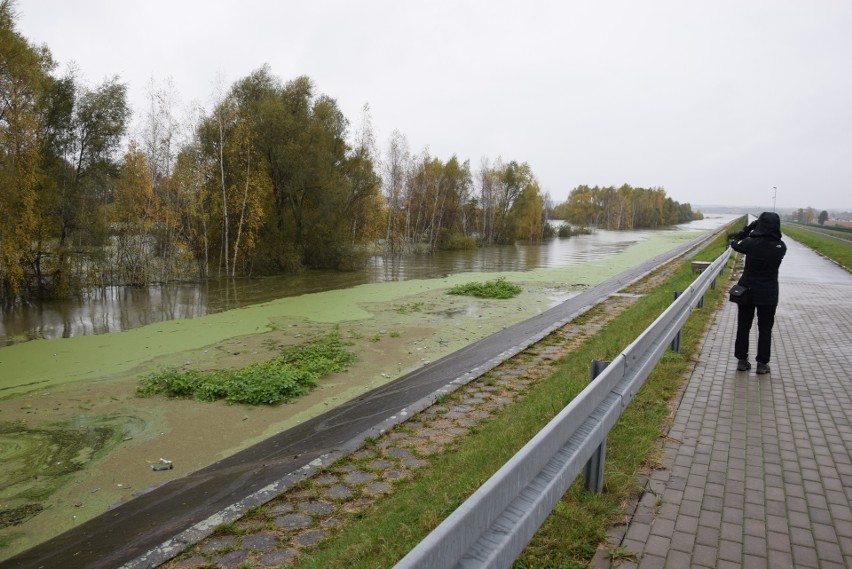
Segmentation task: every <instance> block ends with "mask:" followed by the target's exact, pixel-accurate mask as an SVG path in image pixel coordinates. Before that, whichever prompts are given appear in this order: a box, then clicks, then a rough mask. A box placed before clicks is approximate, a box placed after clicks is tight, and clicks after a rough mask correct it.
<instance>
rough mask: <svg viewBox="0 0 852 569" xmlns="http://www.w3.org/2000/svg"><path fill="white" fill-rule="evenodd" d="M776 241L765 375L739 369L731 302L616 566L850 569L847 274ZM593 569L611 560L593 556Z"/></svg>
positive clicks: (618, 536)
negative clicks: (778, 260)
mask: <svg viewBox="0 0 852 569" xmlns="http://www.w3.org/2000/svg"><path fill="white" fill-rule="evenodd" d="M785 242H786V243H787V244H788V246H789V250H788V254H787V257H786V258H785V259H784V262H783V263H782V265H781V272H780V278H779V281H780V284H781V297H780V304H779V307H778V312H777V318H776V326H775V329H774V331H773V346H772V361H771V362H770V366H771V370H772V371H771V374H769V375H763V376H758V375H755V374H754V370H752V371H750V372H737V371H736V360H735V359H734V357H733V353H732V352H733V345H734V335H735V329H736V307H735V306H734V305H732V304H730V303H728V304H727V305H726V306H725V308H724V310H723V311H722V312H721V313H720V314H719V315H718V317H717V319H716V322H715V323H714V325H713V327H712V329H711V330H710V331H709V333H708V335H707V337H706V338H705V341H704V343H703V346H702V348H701V356H700V358H699V361H698V363H697V364H696V367H695V370H694V372H693V374H692V376H691V378H690V380H689V383H688V385H687V386H686V388H685V390H684V391H683V393H682V398H681V400H680V403H679V405H678V408H677V412H676V416H675V419H674V423H673V425H672V427H671V430H670V432H669V439H668V440H669V441H670V442H669V443H667V444H666V446H665V469H662V470H658V471H655V472H654V473H653V474H652V476H651V477H650V480H649V483H648V485H647V492H646V493H645V494H644V496H643V497H642V499H641V500H640V502H639V505H638V508H637V510H636V512H635V515H634V516H633V518H632V521H631V522H630V524H629V525H628V526H627V529H626V531H625V530H624V529H623V528H622V529H621V531H614V532H613V534H612V536H611V544H612V545H613V546H617V545H621V546H623V547H624V548H626V549H627V550H628V551H630V552H633V553H635V554H636V556H637V557H636V563H624V564H621V565H619V566H618V567H620V568H628V567H637V566H638V567H639V568H640V569H648V568H667V569H668V568H671V569H681V568H684V567H692V568H702V567H707V568H709V567H713V568H731V569H733V568H746V567H748V568H750V567H756V568H757V567H772V568H780V567H790V568H792V567H795V568H817V567H818V568H822V569H828V568H838V569H839V568H843V567H847V568H848V567H852V377H850V376H852V274H850V273H848V272H846V271H844V270H843V269H841V268H839V267H837V266H836V265H834V264H833V263H831V262H829V261H827V260H825V259H823V258H822V257H820V256H819V255H817V254H816V253H814V252H813V251H811V250H810V249H807V248H806V247H804V246H802V245H800V244H798V243H796V242H795V241H792V240H791V239H789V238H787V239H785ZM755 344H756V333H755V332H754V331H753V336H752V341H751V345H752V348H753V347H754V345H755ZM593 565H594V567H597V568H601V567H609V562H608V561H606V560H605V559H604V555H603V554H601V553H600V552H599V555H597V557H596V559H595V563H594V564H593Z"/></svg>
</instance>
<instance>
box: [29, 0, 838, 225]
mask: <svg viewBox="0 0 852 569" xmlns="http://www.w3.org/2000/svg"><path fill="white" fill-rule="evenodd" d="M16 5H17V11H18V13H19V17H18V20H17V24H18V29H19V31H20V32H21V33H22V34H23V35H24V36H25V37H27V39H29V40H30V41H31V42H33V43H35V44H46V45H47V46H48V48H49V49H50V50H51V52H52V53H53V56H54V58H55V59H56V60H57V61H58V62H59V63H60V68H59V70H58V71H59V72H60V73H62V72H64V70H65V69H67V65H68V64H70V63H71V62H74V63H75V64H76V66H77V68H78V72H79V76H80V78H81V79H83V80H85V81H86V82H87V83H89V84H91V85H93V86H94V85H97V84H99V83H101V82H103V81H104V80H105V79H106V78H109V77H112V76H114V75H119V76H120V77H121V79H122V80H123V81H125V82H126V83H127V84H128V87H129V93H130V102H131V104H132V105H133V107H134V110H135V111H136V112H137V119H138V117H140V116H141V115H140V114H139V112H140V111H141V110H142V106H143V105H144V101H145V97H146V92H147V91H148V89H149V85H150V84H151V81H152V79H153V81H154V82H155V84H158V85H163V84H164V83H165V82H166V81H167V80H171V81H172V82H173V84H174V86H175V88H176V91H177V93H178V95H179V97H180V101H181V103H182V105H183V106H186V107H189V106H190V105H191V104H192V103H193V102H195V103H198V104H201V105H203V106H205V107H207V108H209V107H210V105H211V101H212V100H213V93H214V92H215V89H216V85H217V81H218V82H219V83H222V82H224V84H225V86H226V87H228V86H230V85H231V84H232V83H233V82H234V81H236V80H238V79H240V78H242V77H245V76H246V75H248V74H249V73H250V72H252V71H253V70H255V69H257V68H259V67H261V66H262V65H264V64H268V65H269V66H270V70H271V71H272V73H273V74H274V75H276V76H277V77H279V78H281V79H282V80H285V81H286V80H290V79H293V78H295V77H298V76H300V75H307V76H309V77H311V79H313V81H314V83H315V86H316V88H317V90H318V92H321V93H324V94H327V95H329V96H331V97H333V98H334V99H336V100H337V102H338V104H339V106H340V108H341V109H342V110H343V112H344V114H345V115H346V116H347V118H349V120H350V121H351V123H352V128H353V129H354V128H356V127H357V126H358V123H359V122H360V116H361V109H362V107H363V106H364V104H365V103H366V104H369V105H370V111H371V115H372V120H373V127H374V130H375V133H376V136H377V142H378V145H379V149H380V151H381V153H382V154H383V153H384V151H385V149H386V147H387V141H388V138H389V135H390V134H391V132H392V131H393V130H395V129H396V130H399V131H400V132H401V133H402V134H403V135H405V137H406V138H407V140H408V143H409V147H410V149H411V150H412V152H415V153H417V152H420V151H421V150H423V149H424V148H426V147H428V149H429V152H430V154H431V155H432V156H434V157H437V158H440V159H442V160H447V159H449V158H450V157H451V156H452V155H454V154H455V155H456V156H458V157H459V158H460V159H461V160H466V159H469V160H470V162H471V166H472V169H473V170H474V171H476V169H477V168H478V166H479V164H480V161H481V159H482V158H483V157H486V158H490V159H492V160H494V159H496V158H497V157H502V158H503V159H504V160H507V161H508V160H517V161H519V162H522V161H526V162H528V163H529V164H530V166H531V167H532V169H533V171H534V172H535V174H536V175H537V177H538V179H539V182H540V184H541V186H542V188H543V189H544V190H545V191H548V192H549V193H550V194H551V197H552V198H553V200H554V201H555V202H557V203H558V202H561V201H564V200H565V199H566V198H567V196H568V193H569V192H570V191H571V189H573V188H575V187H576V186H578V185H580V184H588V185H601V186H609V185H616V186H618V185H621V184H623V183H628V184H631V185H633V186H637V187H663V188H665V190H666V192H667V193H668V195H669V196H670V197H672V198H673V199H675V200H677V201H680V202H689V203H691V204H693V205H701V204H728V205H745V206H755V207H757V208H762V209H771V208H772V205H773V196H775V201H776V205H777V207H778V208H779V209H781V208H791V207H795V208H798V207H807V206H812V207H814V208H817V209H818V210H822V209H849V210H852V2H850V1H849V0H796V1H789V0H759V1H755V0H713V1H691V0H690V1H683V0H671V1H656V0H654V1H647V0H641V1H639V0H623V1H611V0H600V1H597V0H589V1H559V2H556V1H555V2H539V1H535V0H522V1H519V2H507V1H503V0H489V1H481V2H474V1H444V0H429V1H421V2H408V1H405V0H388V1H372V0H360V1H351V0H348V1H347V0H337V1H330V0H329V1H326V0H310V1H302V2H292V1H290V2H283V1H266V2H262V1H259V0H240V1H235V0H231V1H222V0H203V1H201V0H73V1H69V0H17V4H16ZM220 78H221V79H220ZM181 114H182V111H181ZM773 187H774V188H777V190H774V189H773Z"/></svg>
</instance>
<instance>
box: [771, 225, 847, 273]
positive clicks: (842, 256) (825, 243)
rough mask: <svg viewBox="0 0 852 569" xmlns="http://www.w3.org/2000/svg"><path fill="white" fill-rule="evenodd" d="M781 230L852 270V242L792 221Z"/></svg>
mask: <svg viewBox="0 0 852 569" xmlns="http://www.w3.org/2000/svg"><path fill="white" fill-rule="evenodd" d="M781 231H782V233H784V234H785V235H789V236H790V237H792V238H793V239H795V240H796V241H798V242H799V243H802V244H804V245H807V246H808V247H810V248H811V249H813V250H815V251H816V252H818V253H820V254H821V255H823V256H825V257H828V258H829V259H831V260H832V261H834V262H835V263H837V264H839V265H840V266H842V267H843V268H844V269H846V270H847V271H850V272H852V242H849V241H841V240H840V239H835V238H833V237H829V236H827V235H822V234H820V233H817V232H815V231H810V230H808V229H807V228H804V227H800V226H798V225H795V224H792V223H787V224H784V225H783V226H782V227H781Z"/></svg>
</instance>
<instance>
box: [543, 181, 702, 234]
mask: <svg viewBox="0 0 852 569" xmlns="http://www.w3.org/2000/svg"><path fill="white" fill-rule="evenodd" d="M553 215H554V217H556V218H558V219H564V220H566V221H568V222H570V223H573V224H576V225H581V226H584V227H598V228H602V229H616V230H618V229H639V228H651V229H654V228H657V227H663V226H666V225H676V224H678V223H686V222H688V221H692V220H695V219H703V218H704V216H703V214H702V213H701V212H693V211H692V206H690V204H688V203H679V202H676V201H674V200H673V199H671V198H670V197H667V196H666V191H665V190H664V189H662V188H634V187H632V186H630V185H629V184H624V185H622V186H620V187H619V188H615V187H614V186H607V187H604V188H602V187H599V186H594V187H589V186H585V185H582V186H578V187H577V188H574V189H573V190H572V191H571V193H570V194H569V195H568V200H567V201H566V202H565V203H562V204H559V205H558V206H556V207H555V208H554V211H553Z"/></svg>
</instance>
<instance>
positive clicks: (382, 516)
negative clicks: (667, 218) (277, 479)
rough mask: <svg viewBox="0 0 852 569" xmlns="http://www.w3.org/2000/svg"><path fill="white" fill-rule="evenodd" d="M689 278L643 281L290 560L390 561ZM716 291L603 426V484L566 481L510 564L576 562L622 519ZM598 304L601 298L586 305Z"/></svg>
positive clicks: (716, 245)
mask: <svg viewBox="0 0 852 569" xmlns="http://www.w3.org/2000/svg"><path fill="white" fill-rule="evenodd" d="M742 226H743V223H741V224H740V225H739V227H742ZM726 246H727V243H726V240H725V236H724V235H722V236H721V237H719V238H718V239H716V240H715V241H714V242H713V243H712V244H711V245H710V246H708V247H707V248H706V249H705V250H704V251H702V252H700V253H699V254H698V255H697V256H696V257H695V258H693V259H691V260H702V261H709V260H712V259H715V258H716V257H717V256H718V255H720V254H721V253H722V252H723V251H724V250H725V248H726ZM726 274H727V272H726ZM694 278H695V276H694V275H693V274H692V272H691V268H690V264H689V262H688V261H683V262H680V266H679V268H678V269H677V270H676V271H675V272H674V273H673V275H672V276H671V277H670V278H669V279H668V280H667V281H665V282H664V283H663V284H662V285H659V286H655V287H652V290H651V291H650V292H648V293H647V294H645V296H644V297H643V298H641V299H640V300H639V301H638V302H637V303H636V304H635V305H634V306H633V307H631V308H630V309H628V310H626V311H625V312H623V313H622V314H620V315H619V316H617V317H616V318H615V319H614V320H613V321H611V322H610V323H609V324H608V325H607V326H606V327H605V328H604V329H603V330H602V331H600V332H599V333H597V334H594V335H593V336H591V337H589V338H587V339H586V340H585V342H584V343H583V344H582V345H581V346H580V347H579V348H578V349H577V350H575V351H574V352H572V353H571V354H570V355H569V356H567V357H565V358H563V359H562V360H560V361H559V362H558V363H557V371H556V372H555V373H553V374H552V375H550V376H549V377H546V378H543V379H541V380H539V381H538V382H537V383H536V384H535V386H534V387H532V388H531V389H530V391H529V392H528V393H527V394H526V395H525V396H524V397H523V398H521V399H520V400H519V401H517V402H516V403H515V404H514V405H512V406H510V407H508V408H506V409H505V410H503V411H501V412H499V413H496V414H494V415H492V416H491V417H490V418H488V419H486V420H484V421H483V422H482V423H480V424H478V425H477V426H476V427H475V428H474V429H472V430H471V432H470V433H469V434H468V435H467V436H465V437H462V438H461V439H460V440H458V442H457V443H456V444H454V446H453V448H452V452H447V453H445V454H442V455H439V456H435V457H431V458H430V461H429V465H428V466H427V467H424V468H423V469H421V470H420V471H418V473H417V475H416V476H414V477H413V478H411V479H409V480H406V481H403V482H400V483H399V484H398V485H396V487H395V490H394V492H393V493H392V494H390V495H389V496H386V497H385V498H382V499H380V500H379V501H378V502H377V503H376V504H375V507H374V509H372V510H370V511H369V513H367V514H362V515H360V516H358V517H357V519H354V520H351V521H350V523H348V524H346V526H345V528H344V529H342V530H341V531H340V533H339V534H338V535H336V536H335V537H332V538H331V539H328V540H327V541H325V542H323V543H322V544H321V545H320V546H319V547H318V548H317V549H315V550H312V551H306V552H305V553H304V555H302V556H301V557H300V558H299V560H298V562H297V565H296V566H297V567H324V568H326V567H390V566H392V565H393V564H394V563H395V562H396V561H398V560H399V559H400V558H401V557H402V556H404V555H405V553H406V552H408V551H409V550H410V549H411V548H412V547H414V546H415V545H416V544H417V543H418V542H419V541H420V540H421V539H422V538H423V537H424V536H425V535H426V534H427V533H428V532H429V531H431V529H433V528H434V527H435V526H436V525H437V524H438V523H440V521H441V520H443V519H444V518H445V517H446V516H447V515H449V514H450V513H451V512H452V511H453V510H454V509H455V508H456V507H458V505H460V504H461V503H462V502H463V501H464V500H465V499H466V498H467V497H468V496H469V495H470V494H471V493H472V492H473V491H475V490H476V489H477V488H478V487H479V486H480V485H481V484H482V483H483V482H485V480H487V479H488V477H490V476H491V475H492V474H493V473H494V472H495V471H496V470H497V469H498V468H499V467H500V466H502V465H503V464H504V463H505V462H506V461H507V460H508V459H509V458H511V456H512V455H513V454H514V453H515V452H517V450H518V449H520V448H521V447H522V446H523V445H524V444H525V443H526V442H527V441H528V440H529V439H530V438H532V436H533V435H534V434H535V433H536V432H538V431H539V430H540V429H541V428H542V427H543V426H544V425H545V424H547V422H548V421H550V419H551V418H552V417H553V416H554V415H555V414H556V413H558V412H559V411H560V410H561V409H562V408H563V407H564V406H565V405H566V404H567V403H568V402H570V401H571V400H572V399H573V398H574V397H575V396H576V395H577V394H578V393H579V392H580V391H581V390H582V389H583V388H584V387H585V386H586V385H587V383H588V377H589V365H590V361H591V360H592V359H602V360H608V359H612V358H613V357H615V356H616V355H617V354H618V353H620V352H621V351H622V350H623V349H624V348H625V347H626V346H627V345H628V344H629V343H630V342H632V341H633V340H634V339H635V338H636V337H637V336H638V335H639V334H640V333H641V332H642V330H644V329H645V328H646V327H647V326H648V325H650V324H651V322H653V320H654V319H655V318H656V317H657V316H658V315H659V314H660V313H661V312H662V311H663V310H665V308H666V307H667V306H668V305H669V304H670V303H671V301H672V292H673V291H675V290H683V289H684V288H686V286H688V285H689V283H691V282H692V281H693V280H694ZM725 289H726V287H722V286H720V287H718V288H717V289H715V290H710V291H708V294H707V295H706V298H705V305H704V308H703V309H697V310H695V311H694V313H693V315H692V316H691V317H690V319H689V320H688V322H687V324H686V325H685V327H684V331H683V339H682V344H681V352H680V353H679V354H674V353H671V352H669V353H667V354H666V355H665V356H664V357H663V359H662V361H661V362H660V363H659V364H658V365H657V367H656V369H655V371H654V372H653V373H652V375H651V376H650V377H649V378H648V380H647V381H646V383H645V386H644V387H643V388H642V389H641V390H640V392H639V394H638V395H637V396H636V398H635V399H634V400H633V401H632V402H631V403H630V405H629V407H628V409H627V410H626V412H625V414H624V415H623V416H622V418H621V420H620V421H619V423H618V425H617V426H616V427H615V428H614V430H613V431H612V432H611V433H610V434H609V438H608V446H607V455H606V470H605V472H606V478H605V491H604V492H603V493H602V494H599V495H596V494H590V493H587V492H585V491H583V489H582V482H581V481H577V482H575V484H574V485H573V486H572V487H571V488H570V489H569V491H568V492H567V493H566V495H565V496H564V498H563V499H562V501H561V502H560V503H559V504H558V505H557V507H556V509H555V510H554V512H553V513H552V514H551V515H550V517H549V518H548V519H547V520H546V521H545V523H544V525H543V526H542V527H541V528H540V530H539V531H538V533H537V534H536V536H535V537H534V538H533V540H532V541H531V542H530V544H529V545H528V547H527V548H526V550H525V551H524V552H523V554H522V555H521V557H520V559H519V560H518V561H517V563H516V566H517V567H519V568H532V567H536V568H548V567H554V568H555V567H560V568H579V567H585V566H586V564H587V563H588V561H589V560H590V559H591V557H592V556H593V555H594V553H595V551H596V549H597V548H598V547H599V545H600V544H601V543H602V542H603V541H604V540H605V537H606V530H607V528H608V527H609V526H610V525H612V524H614V523H617V522H619V521H620V520H621V519H622V518H623V505H624V503H625V501H626V500H628V499H629V498H630V497H633V496H636V495H637V493H638V492H639V491H640V486H639V480H640V474H641V473H642V472H643V471H647V470H648V469H649V468H650V467H652V466H653V465H654V464H655V463H656V461H657V454H658V452H659V446H658V444H657V443H658V439H659V438H660V437H661V436H662V434H663V433H664V430H665V425H666V422H667V421H668V419H669V415H670V402H671V400H672V399H673V397H674V396H675V395H676V393H677V391H678V388H679V387H680V385H681V384H682V382H683V381H684V377H685V376H686V374H687V373H688V372H689V370H690V369H691V368H692V366H693V360H694V358H695V356H696V354H697V350H698V346H699V343H700V341H701V337H702V335H703V332H704V330H705V329H706V327H707V325H708V323H709V322H710V321H711V319H712V314H713V312H714V311H715V310H716V309H718V307H719V306H721V304H722V303H723V302H724V290H725ZM605 309H606V308H605V305H604V306H601V307H598V308H597V309H594V310H605ZM581 318H583V317H581ZM543 342H548V339H545V340H543ZM535 349H536V346H533V347H531V348H530V350H535ZM451 397H452V396H451ZM401 427H402V428H404V426H401Z"/></svg>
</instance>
